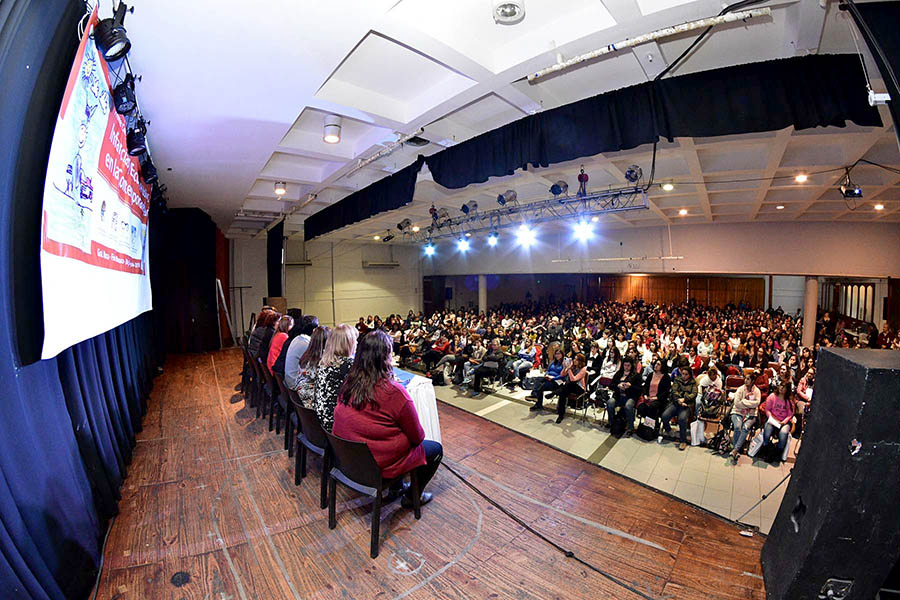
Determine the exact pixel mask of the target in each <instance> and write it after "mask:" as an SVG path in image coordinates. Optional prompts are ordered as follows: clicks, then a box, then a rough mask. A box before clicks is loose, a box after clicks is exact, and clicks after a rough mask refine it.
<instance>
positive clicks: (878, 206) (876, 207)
mask: <svg viewBox="0 0 900 600" xmlns="http://www.w3.org/2000/svg"><path fill="white" fill-rule="evenodd" d="M875 210H884V204H882V203H880V202H879V203H878V204H876V205H875Z"/></svg>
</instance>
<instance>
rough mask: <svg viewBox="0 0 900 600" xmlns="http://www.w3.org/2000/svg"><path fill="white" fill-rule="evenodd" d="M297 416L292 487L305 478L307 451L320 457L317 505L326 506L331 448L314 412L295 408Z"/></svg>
mask: <svg viewBox="0 0 900 600" xmlns="http://www.w3.org/2000/svg"><path fill="white" fill-rule="evenodd" d="M296 408H297V416H298V418H299V420H300V430H299V431H298V432H297V441H298V442H299V443H300V445H299V446H297V453H296V455H295V457H296V460H295V463H294V485H300V480H301V479H303V478H304V477H306V453H307V451H309V452H312V453H314V454H318V455H319V456H321V457H322V481H321V489H320V497H319V505H320V506H321V507H322V508H325V507H326V506H327V501H328V470H329V469H330V468H331V447H330V446H329V445H328V437H327V434H326V432H325V430H324V429H323V428H322V424H321V423H319V417H318V416H316V411H314V410H313V409H311V408H306V407H305V406H297V407H296Z"/></svg>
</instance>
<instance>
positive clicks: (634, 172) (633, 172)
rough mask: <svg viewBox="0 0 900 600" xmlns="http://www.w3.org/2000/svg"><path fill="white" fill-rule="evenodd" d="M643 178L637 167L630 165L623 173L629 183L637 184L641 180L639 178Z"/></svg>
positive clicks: (642, 173)
mask: <svg viewBox="0 0 900 600" xmlns="http://www.w3.org/2000/svg"><path fill="white" fill-rule="evenodd" d="M643 176H644V172H643V171H642V170H641V168H640V167H639V166H637V165H631V166H630V167H628V169H626V171H625V179H627V180H628V181H630V182H631V183H637V182H638V181H640V180H641V177H643Z"/></svg>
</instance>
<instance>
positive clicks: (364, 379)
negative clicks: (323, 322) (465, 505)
mask: <svg viewBox="0 0 900 600" xmlns="http://www.w3.org/2000/svg"><path fill="white" fill-rule="evenodd" d="M393 347H394V344H393V341H392V340H391V338H390V337H389V336H388V334H387V333H385V332H384V331H381V330H375V331H371V332H369V333H367V334H366V335H364V336H363V337H362V338H361V339H360V341H359V345H358V346H357V349H356V358H355V359H354V361H353V366H352V367H350V371H349V372H348V373H347V377H346V379H344V383H343V385H342V386H341V389H340V391H339V393H338V403H337V406H336V407H335V409H334V427H333V428H332V430H331V431H332V433H334V435H336V436H338V437H340V438H344V439H345V440H350V441H353V442H365V443H366V445H367V446H368V447H369V450H370V451H371V452H372V456H373V457H375V462H376V463H378V466H379V467H380V468H381V470H382V475H383V476H384V477H385V478H386V479H393V478H396V477H399V476H401V475H403V474H404V473H408V472H410V471H412V470H415V471H416V474H417V475H418V483H419V489H420V490H424V489H425V485H426V484H427V483H428V482H429V481H430V480H431V478H432V477H434V474H435V472H436V471H437V468H438V466H439V465H440V464H441V459H442V458H443V456H444V449H443V447H442V446H441V444H440V443H438V442H435V441H432V440H426V439H425V431H424V430H423V429H422V425H421V424H420V423H419V415H418V413H417V412H416V407H415V405H414V404H413V401H412V398H410V396H409V394H408V393H407V391H406V389H405V388H404V387H403V386H402V385H400V384H399V383H398V382H397V381H395V380H394V370H393V367H391V358H392V354H393ZM430 500H431V494H430V493H422V504H425V503H427V502H429V501H430ZM402 503H403V506H406V507H410V506H412V497H411V496H410V495H409V493H408V492H407V494H406V495H404V496H403V500H402Z"/></svg>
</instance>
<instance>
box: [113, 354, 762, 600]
mask: <svg viewBox="0 0 900 600" xmlns="http://www.w3.org/2000/svg"><path fill="white" fill-rule="evenodd" d="M240 361H241V357H240V354H239V353H238V352H236V351H222V352H218V353H212V354H195V355H183V356H172V357H170V358H169V360H168V362H167V364H166V368H165V373H164V374H163V375H162V376H161V377H159V378H158V379H157V381H156V384H155V388H154V392H153V394H152V397H151V399H150V403H149V410H148V413H147V415H146V417H145V420H144V429H143V431H142V432H141V433H140V434H139V436H138V444H137V447H136V448H135V452H134V459H133V461H132V463H131V465H130V466H129V473H128V478H127V479H126V481H125V485H124V486H123V489H122V500H121V502H120V509H121V512H120V514H119V516H118V517H117V518H116V520H115V522H114V524H113V526H112V529H111V532H110V535H109V540H108V542H107V546H106V552H105V555H104V560H105V563H104V568H103V572H102V574H101V578H100V583H99V589H98V594H97V597H98V598H102V599H117V600H126V599H134V600H145V599H150V598H152V599H155V598H161V599H172V600H182V599H184V600H194V599H196V600H249V599H261V600H262V599H266V600H269V599H282V598H284V599H287V600H295V599H303V600H307V599H322V600H325V599H354V600H358V599H368V598H380V599H385V600H390V599H394V598H396V599H399V598H413V599H420V598H421V599H431V598H435V599H437V598H440V599H451V598H454V599H464V598H465V599H468V598H491V599H499V600H502V599H517V600H522V599H529V598H535V599H553V598H560V599H563V598H565V599H567V600H569V599H572V598H616V599H624V600H642V599H643V600H646V599H647V598H653V599H657V600H663V599H667V600H668V599H671V600H678V599H685V600H689V599H690V600H693V599H699V598H703V599H710V598H722V599H739V598H740V599H756V598H759V599H762V598H764V597H765V592H764V587H763V581H762V578H761V569H760V565H759V552H760V548H761V546H762V541H763V540H762V538H760V537H754V538H745V537H742V536H740V534H739V530H738V528H737V527H735V526H734V525H733V524H731V523H728V522H727V521H724V520H722V519H720V518H717V517H716V516H714V515H711V514H710V513H707V512H705V511H703V510H701V509H698V508H696V507H693V506H690V505H687V504H685V503H682V502H680V501H678V500H676V499H674V498H671V497H669V496H666V495H664V494H660V493H658V492H655V491H653V490H652V489H649V488H647V487H644V486H642V485H640V484H638V483H635V482H632V481H630V480H628V479H626V478H623V477H621V476H619V475H616V474H614V473H611V472H608V471H605V470H604V469H601V468H599V467H596V466H594V465H591V464H589V463H587V462H585V461H582V460H579V459H577V458H574V457H572V456H569V455H566V454H563V453H561V452H558V451H556V450H554V449H552V448H550V447H548V446H545V445H543V444H541V443H538V442H535V441H534V440H531V439H529V438H527V437H525V436H522V435H519V434H517V433H515V432H512V431H510V430H507V429H505V428H503V427H500V426H498V425H495V424H493V423H490V422H489V421H487V420H485V419H482V418H480V417H477V416H474V415H471V414H469V413H466V412H464V411H462V410H459V409H456V408H453V407H450V406H447V405H443V404H442V405H440V407H439V412H440V419H441V430H442V435H443V441H444V453H445V457H446V463H447V464H448V465H449V466H451V467H453V468H454V469H455V470H456V471H457V472H459V473H460V474H461V475H463V476H464V477H465V478H466V479H467V480H468V481H469V482H471V483H472V484H473V485H475V486H476V487H477V488H478V489H480V490H481V491H482V492H484V493H485V494H487V495H488V496H489V497H490V498H492V499H493V500H495V501H496V502H497V503H499V504H500V505H501V506H503V507H505V508H506V509H507V510H509V511H511V512H513V513H514V514H515V515H516V516H518V517H519V518H520V519H521V520H522V522H524V523H526V524H527V525H528V527H530V528H532V529H533V530H534V531H537V532H540V533H541V534H542V535H544V536H546V537H548V538H550V539H552V540H553V541H554V542H555V543H556V544H558V545H560V546H562V547H564V548H566V549H568V550H571V551H573V552H574V553H575V554H576V555H577V556H578V557H579V558H581V559H582V560H584V561H586V562H587V563H590V564H591V565H593V566H595V567H597V568H598V569H600V570H602V571H603V572H604V573H606V574H607V575H608V576H609V577H607V576H604V575H603V574H600V573H597V572H595V571H594V570H592V569H591V568H589V567H587V566H584V565H583V564H581V563H579V562H577V561H576V560H574V559H572V558H567V557H566V556H564V555H563V554H561V553H560V552H559V551H557V550H555V549H554V548H553V547H551V546H550V545H549V544H548V543H546V542H545V541H543V540H542V539H541V538H540V537H538V536H537V535H536V534H535V533H534V532H532V531H529V530H527V529H526V528H525V527H523V526H522V525H520V524H519V523H517V522H515V521H513V520H512V519H510V518H509V517H508V516H507V515H505V514H503V513H502V512H501V511H500V510H499V509H497V508H496V507H495V506H493V505H491V504H490V503H488V502H487V501H485V500H484V499H483V498H482V497H481V496H479V495H478V494H477V493H476V492H475V491H473V490H472V489H470V488H469V487H468V486H466V485H465V484H464V483H463V482H461V481H460V480H459V479H457V478H456V477H455V476H454V475H453V474H451V473H450V472H449V471H448V470H447V469H443V468H442V469H441V470H439V471H438V473H437V475H436V477H435V479H434V481H433V482H432V484H431V488H430V489H431V490H432V491H433V492H434V493H435V499H434V501H433V502H432V503H431V504H429V505H428V506H426V507H424V508H423V511H422V519H421V520H420V521H416V520H415V519H414V518H413V516H412V514H411V511H409V510H406V509H403V508H402V507H401V506H400V505H399V503H393V504H390V505H387V506H386V507H384V509H383V511H382V522H381V555H380V556H379V557H378V558H377V559H375V560H372V559H370V558H369V531H370V529H369V527H370V519H371V502H370V501H368V500H366V499H363V498H361V497H359V496H358V495H355V494H351V493H349V492H348V491H347V490H345V489H343V488H341V487H339V488H338V490H339V495H338V527H337V528H336V529H334V530H329V529H328V519H327V511H323V510H321V509H319V507H318V497H319V475H320V467H321V465H320V463H319V461H318V458H317V457H312V458H311V460H310V464H309V474H308V476H307V478H306V479H305V480H304V481H303V483H302V484H301V485H300V486H294V482H293V459H289V458H288V456H287V453H286V452H285V451H284V450H283V440H282V438H281V437H276V436H275V434H274V432H272V433H270V432H269V431H268V426H267V425H268V423H267V422H264V421H263V420H262V419H260V420H256V419H255V418H254V417H255V409H254V410H251V409H250V408H249V407H247V406H245V405H244V402H243V400H242V399H241V398H240V395H239V394H238V393H237V392H235V389H234V388H235V385H236V384H237V382H238V380H239V373H238V370H239V368H240ZM613 579H614V580H615V581H614V580H613ZM623 584H624V585H623Z"/></svg>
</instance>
